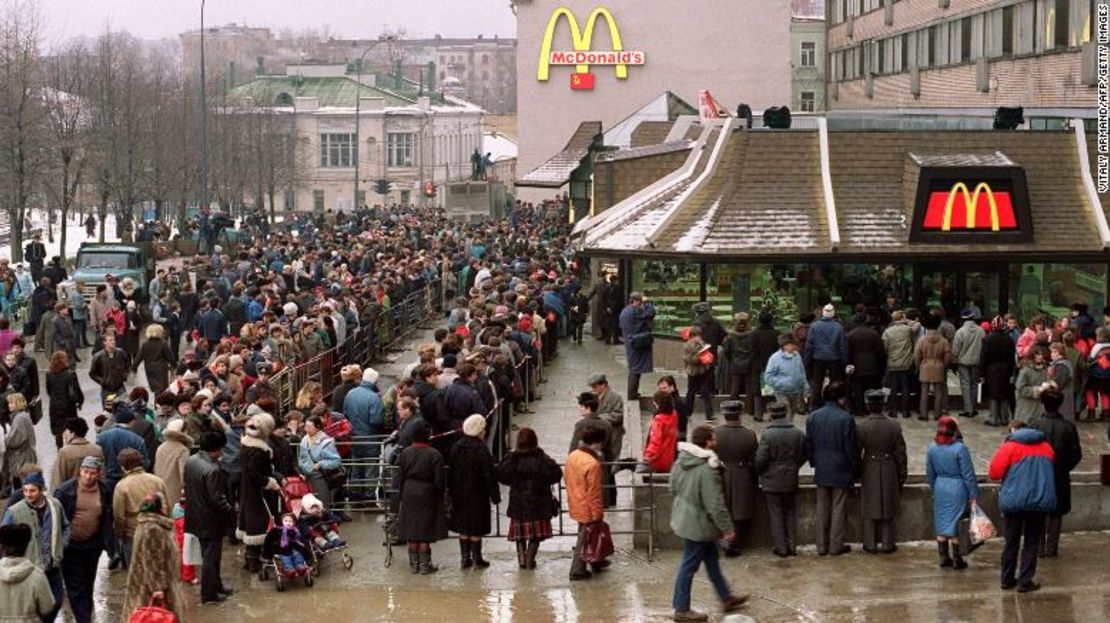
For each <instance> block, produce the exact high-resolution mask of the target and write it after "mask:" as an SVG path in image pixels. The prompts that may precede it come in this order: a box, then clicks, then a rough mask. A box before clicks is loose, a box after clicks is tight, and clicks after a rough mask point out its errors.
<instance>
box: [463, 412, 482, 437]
mask: <svg viewBox="0 0 1110 623" xmlns="http://www.w3.org/2000/svg"><path fill="white" fill-rule="evenodd" d="M462 428H463V434H465V435H466V436H467V437H477V436H478V435H481V434H482V433H483V432H484V431H485V430H486V418H485V416H482V415H479V414H477V413H475V414H474V415H472V416H470V417H468V418H466V419H465V420H463V427H462Z"/></svg>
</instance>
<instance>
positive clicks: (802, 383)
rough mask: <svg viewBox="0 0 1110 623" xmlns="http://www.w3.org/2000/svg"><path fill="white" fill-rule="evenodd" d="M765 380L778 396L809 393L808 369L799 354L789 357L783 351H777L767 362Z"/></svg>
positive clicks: (764, 373)
mask: <svg viewBox="0 0 1110 623" xmlns="http://www.w3.org/2000/svg"><path fill="white" fill-rule="evenodd" d="M763 380H764V381H765V382H766V383H767V385H770V386H771V389H773V390H775V393H776V394H804V393H807V392H809V381H807V380H806V369H805V366H803V365H802V357H801V355H799V354H798V353H794V355H793V356H791V357H787V356H786V355H785V353H784V352H783V351H782V350H777V351H775V354H773V355H771V358H770V359H768V360H767V368H766V369H765V370H764V371H763Z"/></svg>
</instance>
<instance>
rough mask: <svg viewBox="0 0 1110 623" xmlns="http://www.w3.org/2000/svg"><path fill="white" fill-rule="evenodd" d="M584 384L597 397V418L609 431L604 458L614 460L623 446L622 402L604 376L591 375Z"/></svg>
mask: <svg viewBox="0 0 1110 623" xmlns="http://www.w3.org/2000/svg"><path fill="white" fill-rule="evenodd" d="M586 383H587V384H588V385H589V386H590V391H592V392H593V394H594V396H597V417H599V418H601V419H603V420H605V421H606V422H608V423H609V428H610V429H611V432H610V435H609V447H608V448H607V450H606V456H609V457H611V460H616V459H617V458H618V457H619V456H620V455H621V447H622V446H623V445H624V401H623V400H621V397H620V396H618V395H617V392H615V391H613V389H612V388H611V387H609V379H608V378H606V377H605V375H604V374H594V375H591V376H590V378H589V379H587V381H586Z"/></svg>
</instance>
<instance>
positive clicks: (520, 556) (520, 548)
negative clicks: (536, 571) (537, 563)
mask: <svg viewBox="0 0 1110 623" xmlns="http://www.w3.org/2000/svg"><path fill="white" fill-rule="evenodd" d="M529 545H530V543H525V542H524V541H517V542H516V566H517V567H519V568H521V569H527V568H528V546H529Z"/></svg>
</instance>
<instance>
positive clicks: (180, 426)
mask: <svg viewBox="0 0 1110 623" xmlns="http://www.w3.org/2000/svg"><path fill="white" fill-rule="evenodd" d="M184 430H185V420H183V419H181V418H174V419H172V420H170V421H169V422H167V423H166V432H167V433H170V432H173V433H180V432H183V431H184Z"/></svg>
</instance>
